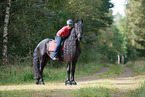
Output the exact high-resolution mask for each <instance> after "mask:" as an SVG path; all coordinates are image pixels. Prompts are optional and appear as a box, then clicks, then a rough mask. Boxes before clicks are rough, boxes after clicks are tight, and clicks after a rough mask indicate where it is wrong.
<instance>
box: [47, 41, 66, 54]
mask: <svg viewBox="0 0 145 97" xmlns="http://www.w3.org/2000/svg"><path fill="white" fill-rule="evenodd" d="M56 45H57V42H56V41H55V40H52V41H50V42H49V46H48V51H49V52H54V50H55V48H56ZM63 50H64V43H62V44H61V50H60V51H61V52H62V51H63Z"/></svg>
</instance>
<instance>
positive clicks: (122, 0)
mask: <svg viewBox="0 0 145 97" xmlns="http://www.w3.org/2000/svg"><path fill="white" fill-rule="evenodd" d="M111 2H112V3H113V4H114V7H113V8H112V10H113V15H116V14H117V13H118V12H119V13H120V14H121V15H122V16H125V11H124V10H125V4H126V3H127V0H111Z"/></svg>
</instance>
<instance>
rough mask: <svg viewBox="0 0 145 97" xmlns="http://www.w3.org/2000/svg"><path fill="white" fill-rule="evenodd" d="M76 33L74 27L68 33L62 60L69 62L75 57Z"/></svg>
mask: <svg viewBox="0 0 145 97" xmlns="http://www.w3.org/2000/svg"><path fill="white" fill-rule="evenodd" d="M76 40H77V37H76V33H75V28H73V29H72V30H71V32H70V35H69V36H68V37H67V38H66V40H65V48H64V61H66V62H70V61H71V60H72V59H73V58H74V57H75V52H76Z"/></svg>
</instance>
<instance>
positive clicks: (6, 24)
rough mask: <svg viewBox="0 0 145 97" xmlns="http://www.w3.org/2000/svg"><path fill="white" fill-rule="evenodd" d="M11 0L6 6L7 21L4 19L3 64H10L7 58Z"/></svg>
mask: <svg viewBox="0 0 145 97" xmlns="http://www.w3.org/2000/svg"><path fill="white" fill-rule="evenodd" d="M10 7H11V0H8V6H7V8H6V14H5V21H4V32H3V65H7V64H8V59H7V42H8V37H7V35H8V23H9V16H10Z"/></svg>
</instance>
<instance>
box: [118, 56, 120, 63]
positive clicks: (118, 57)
mask: <svg viewBox="0 0 145 97" xmlns="http://www.w3.org/2000/svg"><path fill="white" fill-rule="evenodd" d="M118 64H120V56H119V54H118Z"/></svg>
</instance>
